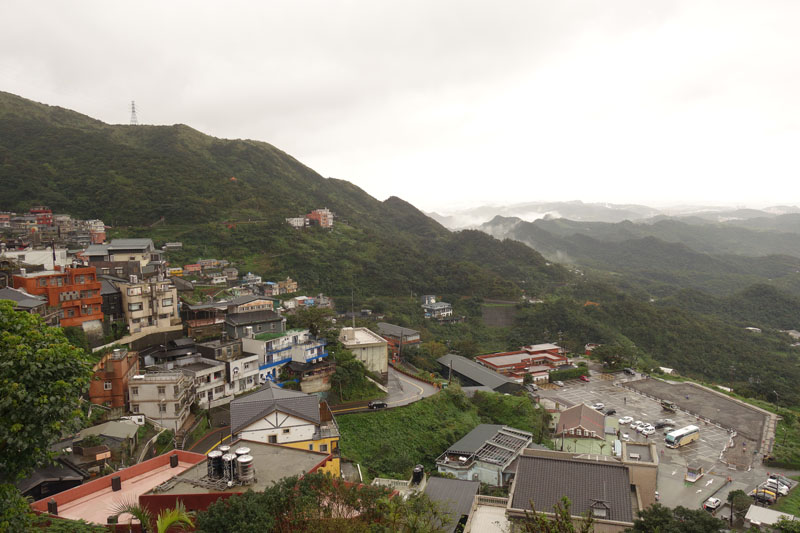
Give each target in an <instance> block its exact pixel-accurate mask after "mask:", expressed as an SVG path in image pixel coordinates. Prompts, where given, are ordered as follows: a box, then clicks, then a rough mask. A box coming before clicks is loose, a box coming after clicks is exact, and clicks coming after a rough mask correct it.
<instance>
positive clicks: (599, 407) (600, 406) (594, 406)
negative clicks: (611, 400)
mask: <svg viewBox="0 0 800 533" xmlns="http://www.w3.org/2000/svg"><path fill="white" fill-rule="evenodd" d="M605 406H606V404H604V403H600V402H597V403H593V404H592V409H594V410H595V411H602V410H603V407H605Z"/></svg>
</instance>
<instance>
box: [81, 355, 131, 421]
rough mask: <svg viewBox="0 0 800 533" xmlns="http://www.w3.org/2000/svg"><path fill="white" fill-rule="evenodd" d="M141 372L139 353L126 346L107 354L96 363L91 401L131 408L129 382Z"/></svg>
mask: <svg viewBox="0 0 800 533" xmlns="http://www.w3.org/2000/svg"><path fill="white" fill-rule="evenodd" d="M138 372H139V355H138V354H137V353H136V352H129V351H128V350H127V349H124V348H117V349H115V350H113V351H111V352H109V353H107V354H105V355H104V356H103V357H102V358H101V359H100V361H99V362H98V363H97V364H96V365H94V375H93V376H92V381H91V383H90V384H89V401H91V402H92V403H94V404H105V405H108V406H109V407H124V408H125V409H126V410H127V409H128V408H129V402H128V393H129V390H128V384H129V383H130V381H131V378H132V377H133V376H135V375H136V374H137V373H138Z"/></svg>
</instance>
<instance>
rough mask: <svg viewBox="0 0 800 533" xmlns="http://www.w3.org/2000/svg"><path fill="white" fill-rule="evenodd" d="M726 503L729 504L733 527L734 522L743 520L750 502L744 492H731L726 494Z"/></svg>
mask: <svg viewBox="0 0 800 533" xmlns="http://www.w3.org/2000/svg"><path fill="white" fill-rule="evenodd" d="M728 503H730V504H731V525H733V523H734V522H735V521H737V522H738V521H740V520H743V519H744V515H745V514H747V510H748V509H749V508H750V504H751V503H752V500H751V499H750V497H749V496H748V495H747V493H746V492H745V491H743V490H732V491H731V492H729V493H728Z"/></svg>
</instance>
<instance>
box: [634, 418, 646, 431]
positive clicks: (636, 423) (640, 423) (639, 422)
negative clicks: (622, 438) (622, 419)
mask: <svg viewBox="0 0 800 533" xmlns="http://www.w3.org/2000/svg"><path fill="white" fill-rule="evenodd" d="M643 423H644V422H642V421H641V420H637V421H636V422H634V423H633V424H631V429H632V430H634V431H636V429H638V427H639V426H641V425H642V424H643Z"/></svg>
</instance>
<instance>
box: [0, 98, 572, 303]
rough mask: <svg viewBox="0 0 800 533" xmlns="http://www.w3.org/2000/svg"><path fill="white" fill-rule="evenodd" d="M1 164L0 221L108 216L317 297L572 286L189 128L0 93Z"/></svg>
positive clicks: (505, 246) (487, 240)
mask: <svg viewBox="0 0 800 533" xmlns="http://www.w3.org/2000/svg"><path fill="white" fill-rule="evenodd" d="M0 161H2V165H0V180H1V181H2V183H3V185H4V186H3V190H4V194H3V196H2V198H0V209H2V210H11V211H25V210H27V209H28V208H29V207H31V206H32V205H42V204H43V205H48V206H50V207H51V208H52V209H53V210H54V211H55V212H65V213H70V214H72V215H73V216H76V217H80V218H100V219H102V220H103V221H105V222H106V223H107V224H112V225H113V226H114V227H115V230H114V231H115V232H116V234H117V235H128V236H152V237H154V239H155V240H156V242H157V243H163V242H164V241H171V240H180V241H182V242H183V243H184V250H183V251H181V252H179V253H176V254H173V255H172V256H171V257H170V259H171V260H173V261H174V262H175V263H176V264H182V263H183V262H184V261H185V262H194V261H196V260H197V259H198V258H200V257H210V256H218V257H219V256H222V257H225V258H228V259H232V260H234V261H236V262H237V263H238V266H239V267H240V269H246V270H252V271H254V272H257V273H259V274H262V275H265V276H269V277H273V278H275V277H281V276H288V275H291V276H293V277H295V278H297V279H299V280H300V281H301V283H302V284H303V287H304V288H305V290H309V292H311V291H315V290H323V291H326V292H328V293H330V294H333V295H342V294H347V295H349V294H350V291H351V288H354V289H355V290H356V291H357V293H358V294H372V295H376V294H377V295H391V294H410V293H412V292H414V293H423V292H431V293H439V294H454V295H469V296H506V297H508V296H515V295H518V294H519V292H520V289H519V287H521V286H525V287H530V288H536V289H540V290H546V288H547V287H549V286H551V285H553V284H557V283H561V282H563V281H564V280H565V279H567V278H568V273H567V272H566V271H565V270H564V269H563V268H561V267H559V266H557V265H550V264H548V263H547V261H545V260H544V259H543V258H542V257H541V255H539V254H538V253H537V252H535V251H533V250H531V249H529V248H526V247H524V246H520V245H519V243H515V242H510V241H509V242H499V241H496V240H495V239H493V238H491V237H489V236H487V235H485V234H482V233H480V232H476V231H472V232H462V233H455V234H454V233H451V232H450V231H448V230H446V229H445V228H444V227H442V226H441V225H439V224H438V223H437V222H435V221H433V220H432V219H430V218H428V217H427V216H425V215H424V214H423V213H422V212H420V211H419V210H417V209H416V208H415V207H414V206H412V205H410V204H408V203H407V202H404V201H403V200H400V199H399V198H389V199H387V200H386V201H384V202H380V201H378V200H376V199H374V198H372V197H371V196H369V195H368V194H367V193H366V192H364V191H363V190H361V189H359V188H358V187H356V186H355V185H353V184H351V183H349V182H347V181H343V180H337V179H330V178H328V179H326V178H323V177H322V176H320V175H319V174H317V173H316V172H314V171H313V170H311V169H310V168H308V167H306V166H305V165H303V164H302V163H300V162H298V161H297V160H296V159H294V158H292V157H291V156H289V155H287V154H286V153H284V152H282V151H280V150H278V149H277V148H275V147H274V146H271V145H269V144H267V143H263V142H257V141H249V140H225V139H217V138H214V137H210V136H208V135H204V134H202V133H200V132H198V131H196V130H193V129H191V128H189V127H188V126H184V125H175V126H112V125H109V124H104V123H102V122H99V121H97V120H94V119H91V118H89V117H86V116H84V115H81V114H79V113H75V112H73V111H69V110H66V109H62V108H59V107H51V106H47V105H43V104H38V103H35V102H32V101H30V100H26V99H24V98H20V97H18V96H14V95H11V94H8V93H0ZM321 207H328V208H329V209H331V210H332V211H333V212H334V213H335V214H336V215H337V218H336V223H335V226H334V229H333V230H332V231H321V230H319V229H311V230H306V231H298V230H294V229H292V228H291V227H290V226H288V225H287V224H286V223H285V220H284V219H285V218H286V217H295V216H302V215H304V214H306V213H308V212H309V211H311V210H312V209H315V208H321ZM162 217H163V223H161V224H159V225H157V226H155V227H150V225H151V224H152V223H154V222H157V221H159V220H161V219H162ZM487 251H491V258H490V259H488V260H487V261H485V262H484V261H483V259H486V257H484V255H485V254H486V252H487ZM478 259H480V260H481V261H480V263H479V262H477V261H476V260H478ZM523 284H524V285H523Z"/></svg>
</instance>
